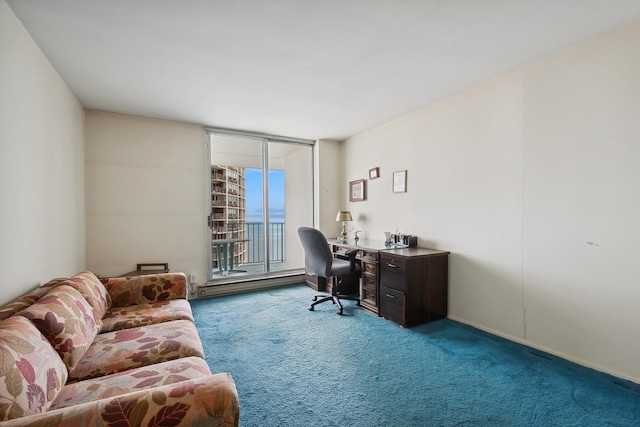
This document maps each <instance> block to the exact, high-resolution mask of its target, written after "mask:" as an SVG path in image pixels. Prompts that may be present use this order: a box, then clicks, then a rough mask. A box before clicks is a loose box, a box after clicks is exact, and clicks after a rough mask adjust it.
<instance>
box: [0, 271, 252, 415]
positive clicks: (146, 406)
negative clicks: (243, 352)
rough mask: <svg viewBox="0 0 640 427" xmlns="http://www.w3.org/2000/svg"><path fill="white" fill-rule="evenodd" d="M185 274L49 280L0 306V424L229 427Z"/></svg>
mask: <svg viewBox="0 0 640 427" xmlns="http://www.w3.org/2000/svg"><path fill="white" fill-rule="evenodd" d="M186 290H187V283H186V276H185V275H184V274H182V273H163V274H155V275H147V276H138V277H129V278H108V279H104V280H102V281H101V280H99V279H98V278H97V277H96V276H95V275H94V274H93V273H91V272H82V273H79V274H77V275H76V276H74V277H72V278H70V279H54V280H52V281H50V282H49V283H47V284H45V285H43V286H41V287H39V288H37V289H35V290H34V291H32V292H29V293H27V294H25V295H23V296H22V297H20V298H18V299H17V300H15V301H13V302H11V303H9V304H7V305H5V306H4V307H0V421H2V422H0V424H2V425H3V426H4V425H7V426H43V427H44V426H51V427H56V426H59V427H67V426H68V427H72V426H73V427H78V426H89V425H91V426H94V425H95V426H195V425H199V426H200V425H201V426H237V425H238V420H239V412H240V409H239V402H238V394H237V391H236V387H235V383H234V381H233V378H232V377H231V375H229V374H227V373H217V374H212V373H211V371H210V370H209V367H208V365H207V363H206V362H205V360H204V352H203V348H202V343H201V341H200V338H199V336H198V332H197V330H196V328H195V324H194V320H193V316H192V313H191V306H190V305H189V302H188V301H187V299H186Z"/></svg>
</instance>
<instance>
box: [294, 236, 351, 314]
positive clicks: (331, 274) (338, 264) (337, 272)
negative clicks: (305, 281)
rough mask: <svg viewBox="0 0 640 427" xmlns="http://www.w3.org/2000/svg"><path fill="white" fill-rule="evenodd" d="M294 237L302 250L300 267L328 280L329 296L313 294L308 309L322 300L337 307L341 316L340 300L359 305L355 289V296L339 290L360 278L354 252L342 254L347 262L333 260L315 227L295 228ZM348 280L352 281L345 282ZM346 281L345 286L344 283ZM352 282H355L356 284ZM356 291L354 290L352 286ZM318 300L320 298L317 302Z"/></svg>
mask: <svg viewBox="0 0 640 427" xmlns="http://www.w3.org/2000/svg"><path fill="white" fill-rule="evenodd" d="M298 237H300V242H301V243H302V247H303V249H304V266H305V270H306V272H307V274H312V275H316V276H318V277H323V278H325V279H326V280H327V281H328V280H331V294H322V295H316V296H315V297H313V301H314V302H313V303H312V304H311V307H309V310H311V311H313V308H314V307H315V306H316V305H318V304H321V303H323V302H325V301H332V302H333V303H334V304H336V305H337V306H338V314H340V315H342V304H341V303H340V300H351V301H356V305H358V306H359V305H360V295H359V290H356V291H355V293H354V292H353V291H352V290H350V289H346V287H343V285H345V284H346V283H353V280H355V279H356V278H355V277H354V276H356V275H357V276H358V277H359V276H360V266H359V265H358V264H357V263H356V260H355V258H356V254H357V253H358V250H357V249H352V250H350V251H348V252H346V253H345V254H344V255H345V256H346V257H347V259H340V258H334V257H333V254H332V253H331V249H329V243H328V242H327V239H326V238H325V237H324V235H323V234H322V233H321V232H320V231H319V230H316V229H315V228H311V227H300V228H298ZM348 279H352V280H348ZM345 282H346V283H345ZM356 283H358V282H357V281H356ZM356 288H357V287H356ZM318 298H320V299H318Z"/></svg>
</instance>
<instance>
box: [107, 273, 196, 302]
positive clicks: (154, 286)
mask: <svg viewBox="0 0 640 427" xmlns="http://www.w3.org/2000/svg"><path fill="white" fill-rule="evenodd" d="M102 283H104V286H105V288H107V291H108V292H109V296H111V300H112V303H111V306H112V307H125V306H127V305H136V304H150V303H154V302H157V301H164V300H171V299H186V298H187V276H186V275H185V274H184V273H158V274H148V275H144V276H131V277H109V278H107V279H105V280H104V281H103V282H102Z"/></svg>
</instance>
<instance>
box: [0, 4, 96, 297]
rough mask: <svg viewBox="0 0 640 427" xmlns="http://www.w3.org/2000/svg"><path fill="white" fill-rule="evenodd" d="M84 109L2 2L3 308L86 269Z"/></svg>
mask: <svg viewBox="0 0 640 427" xmlns="http://www.w3.org/2000/svg"><path fill="white" fill-rule="evenodd" d="M83 131H84V128H83V110H82V107H81V106H80V104H79V103H78V101H77V100H76V98H75V97H74V96H73V94H72V93H71V91H70V90H69V88H68V87H67V86H66V84H65V83H64V81H62V79H61V78H60V76H59V75H58V74H57V72H56V71H55V70H54V69H53V67H52V66H51V64H50V63H49V61H48V60H47V58H46V57H45V56H44V55H43V54H42V52H41V51H40V49H39V48H38V46H36V44H35V43H34V41H33V40H32V39H31V37H30V36H29V34H28V33H27V32H26V30H25V29H24V27H23V26H22V24H21V23H20V21H19V20H18V19H17V18H16V16H15V15H14V14H13V12H12V11H11V9H10V8H9V7H8V6H7V4H6V3H5V2H4V0H0V203H1V206H0V271H1V272H2V274H1V275H0V304H3V303H5V302H8V301H9V300H11V299H13V298H15V297H17V296H19V295H20V294H22V293H24V292H25V291H27V290H29V289H32V288H34V287H35V286H37V285H39V284H42V283H44V282H47V281H48V280H50V279H52V278H54V277H69V276H72V275H73V274H75V273H77V272H78V271H81V270H83V269H84V268H85V219H84V146H83V141H84V136H83Z"/></svg>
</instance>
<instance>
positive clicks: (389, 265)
mask: <svg viewBox="0 0 640 427" xmlns="http://www.w3.org/2000/svg"><path fill="white" fill-rule="evenodd" d="M387 267H389V268H398V266H397V265H395V264H391V263H388V264H387Z"/></svg>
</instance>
